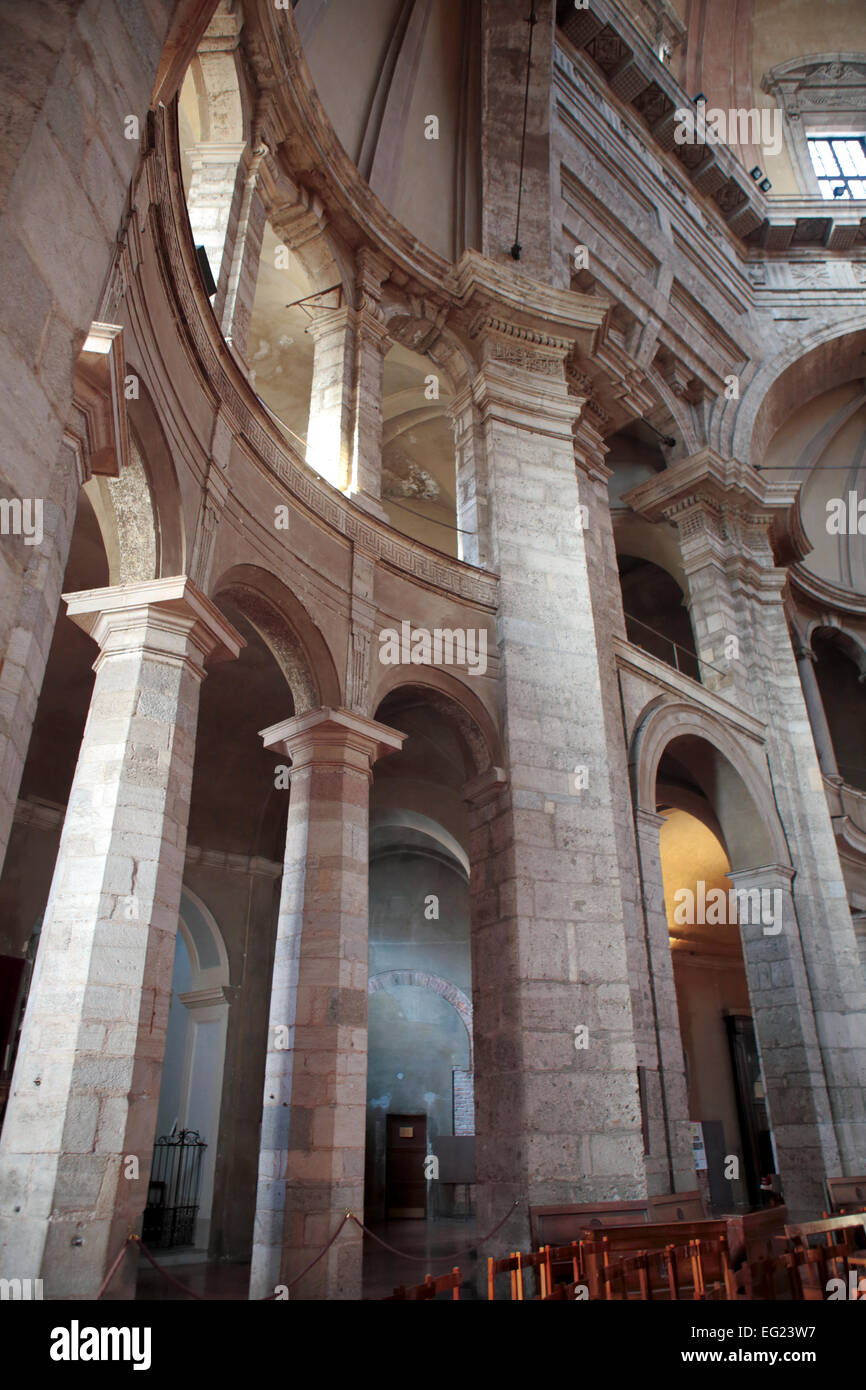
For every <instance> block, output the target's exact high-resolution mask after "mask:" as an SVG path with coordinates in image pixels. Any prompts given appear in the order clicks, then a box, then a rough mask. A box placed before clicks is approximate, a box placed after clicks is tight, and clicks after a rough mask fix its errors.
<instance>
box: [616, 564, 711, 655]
mask: <svg viewBox="0 0 866 1390" xmlns="http://www.w3.org/2000/svg"><path fill="white" fill-rule="evenodd" d="M617 561H618V567H619V582H620V587H621V589H622V606H623V611H624V615H625V630H626V636H627V637H628V640H629V641H630V642H633V643H634V644H635V646H636V647H642V648H643V650H644V651H647V652H650V653H652V655H653V656H657V657H658V658H659V659H660V660H661V661H664V662H666V663H667V664H668V666H673V667H674V668H675V669H676V670H677V671H682V673H683V675H685V676H690V677H691V678H692V680H696V681H699V680H700V678H701V673H700V666H699V664H698V657H697V652H696V651H695V639H694V634H693V632H692V624H691V620H690V618H689V614H688V609H687V608H686V606H685V596H684V594H683V591H682V589H681V588H680V586H679V584H678V583H677V581H676V580H675V579H674V578H673V577H672V576H671V575H670V574H668V572H667V570H664V569H662V567H661V565H657V564H656V563H655V562H654V561H653V560H646V559H643V558H642V557H641V556H638V555H628V554H624V553H622V552H618V553H617Z"/></svg>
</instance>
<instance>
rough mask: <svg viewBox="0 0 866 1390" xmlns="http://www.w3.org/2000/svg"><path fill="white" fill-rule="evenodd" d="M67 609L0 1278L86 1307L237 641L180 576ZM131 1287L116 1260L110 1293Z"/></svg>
mask: <svg viewBox="0 0 866 1390" xmlns="http://www.w3.org/2000/svg"><path fill="white" fill-rule="evenodd" d="M66 600H67V603H68V608H69V616H70V617H71V618H72V619H73V621H74V622H77V623H78V624H79V626H80V627H82V628H84V630H85V631H86V632H89V633H90V635H91V636H92V637H93V638H94V639H95V640H96V641H97V642H98V643H99V647H100V654H99V656H98V658H97V660H96V663H95V669H96V682H95V685H94V689H93V696H92V699H91V702H90V712H89V714H88V718H87V725H86V727H85V730H84V737H83V739H82V744H81V752H80V755H79V759H78V766H77V768H76V771H75V778H74V780H73V784H72V790H71V792H70V796H69V806H68V809H67V813H66V819H65V822H64V827H63V834H62V837H61V840H60V848H59V850H58V855H57V863H56V866H55V870H54V878H53V880H52V884H51V892H50V894H49V899H48V905H47V907H46V910H45V919H44V922H43V926H42V936H41V941H40V946H39V954H38V957H37V961H36V969H35V971H34V977H33V982H32V986H31V991H30V998H29V1002H28V1006H27V1014H26V1018H25V1022H24V1028H23V1032H22V1036H21V1045H20V1048H19V1052H18V1059H17V1062H16V1065H15V1073H14V1076H13V1080H12V1089H11V1095H10V1100H9V1107H8V1110H7V1113H6V1121H5V1125H4V1128H3V1136H2V1144H0V1175H2V1183H0V1192H2V1197H0V1202H2V1205H0V1251H2V1274H3V1275H4V1276H5V1277H11V1278H41V1279H43V1280H44V1281H45V1294H46V1297H49V1298H58V1299H63V1298H93V1297H94V1295H95V1294H96V1291H97V1289H98V1287H99V1284H100V1281H101V1280H102V1278H103V1276H104V1274H105V1272H106V1270H107V1267H108V1265H109V1264H110V1263H111V1261H112V1260H113V1258H114V1256H115V1255H116V1253H117V1251H118V1250H119V1249H120V1248H121V1246H122V1244H123V1242H124V1240H125V1238H126V1236H127V1235H128V1233H129V1232H130V1231H135V1230H138V1228H139V1222H140V1217H141V1213H142V1210H143V1208H144V1205H145V1202H146V1199H147V1184H148V1177H149V1173H150V1160H151V1145H152V1143H153V1137H154V1126H155V1124H156V1111H157V1103H158V1099H159V1087H160V1074H161V1069H162V1058H163V1052H164V1048H165V1030H166V1024H167V1020H168V1008H169V1001H170V996H171V977H172V967H173V961H174V947H175V935H176V931H177V914H178V907H179V903H180V892H181V880H182V875H183V865H184V849H185V843H186V827H187V816H188V812H189V798H190V789H191V785H192V769H193V754H194V749H195V730H196V718H197V711H198V697H199V687H200V683H201V680H202V678H203V676H204V664H205V661H206V660H207V659H208V658H210V659H211V660H220V659H225V658H234V657H236V656H237V655H238V652H239V651H240V648H241V647H242V646H243V640H242V638H241V637H239V635H238V634H237V633H236V632H235V631H234V629H233V628H232V627H231V626H230V625H229V623H228V622H226V620H225V618H223V616H222V615H221V614H220V613H219V612H218V610H217V609H216V608H215V607H214V606H213V604H211V603H210V602H209V600H208V599H207V598H205V597H204V595H203V594H201V593H199V592H198V591H197V590H196V589H195V588H194V586H193V585H192V584H191V583H190V581H189V580H188V579H187V578H186V577H185V576H183V575H181V576H177V577H175V578H170V579H155V580H151V581H148V582H146V583H142V584H129V585H123V586H120V587H117V588H111V589H94V590H90V591H88V592H84V593H80V594H70V595H67V596H66ZM130 1159H134V1160H135V1162H134V1163H131V1162H130ZM136 1168H137V1171H136ZM134 1281H135V1261H134V1260H133V1259H131V1258H130V1257H127V1260H126V1261H125V1262H124V1265H123V1266H122V1268H121V1270H120V1271H119V1272H118V1274H117V1276H116V1280H115V1282H114V1283H113V1285H112V1292H113V1296H114V1297H132V1296H133V1293H134Z"/></svg>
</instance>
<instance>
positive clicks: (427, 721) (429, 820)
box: [365, 685, 489, 1296]
mask: <svg viewBox="0 0 866 1390" xmlns="http://www.w3.org/2000/svg"><path fill="white" fill-rule="evenodd" d="M458 698H459V697H458ZM376 718H377V719H378V720H380V721H381V722H382V723H384V724H387V725H389V726H391V727H392V728H395V729H400V730H401V732H403V733H405V734H406V735H407V738H406V741H405V743H404V744H403V747H402V750H401V753H400V756H399V758H391V759H386V760H385V761H384V762H382V763H381V765H378V766H377V768H376V769H375V770H374V778H373V790H372V799H371V830H370V927H369V969H370V990H371V993H370V1013H369V1034H368V1084H367V1145H366V1175H365V1182H366V1188H365V1191H366V1207H367V1214H368V1220H370V1221H372V1222H373V1223H386V1224H387V1226H388V1229H389V1236H388V1239H389V1240H394V1241H395V1243H396V1244H398V1245H399V1244H400V1240H399V1239H396V1240H395V1237H396V1236H397V1235H399V1236H401V1237H403V1238H405V1239H406V1240H409V1241H410V1242H411V1241H412V1240H417V1235H416V1234H415V1231H416V1230H417V1229H418V1228H417V1227H416V1226H415V1223H417V1222H418V1221H420V1220H424V1221H425V1222H426V1229H427V1231H428V1237H427V1238H429V1239H430V1240H431V1241H433V1242H434V1243H435V1242H438V1243H439V1244H440V1246H441V1248H443V1249H447V1248H448V1240H449V1238H450V1239H451V1241H452V1244H453V1242H454V1239H455V1235H456V1237H457V1243H458V1244H459V1243H462V1242H463V1241H465V1239H466V1224H465V1223H466V1222H467V1220H468V1221H469V1222H470V1223H471V1221H472V1220H473V1219H474V1213H473V1201H472V1196H473V1189H472V1184H473V1183H474V1130H475V1123H474V1118H475V1112H474V1020H473V1016H472V1005H471V1002H470V1001H471V1000H472V995H473V983H472V948H471V939H470V898H469V858H468V846H469V822H468V813H467V807H466V805H465V803H464V800H463V790H464V787H465V785H466V783H467V782H468V781H470V780H471V779H472V778H473V777H474V776H475V775H476V773H477V771H478V763H479V761H483V759H484V757H485V754H484V752H483V751H482V750H483V746H484V744H485V741H486V735H485V734H484V733H483V732H482V730H481V728H479V726H478V724H477V722H476V721H475V720H474V719H472V718H471V717H470V716H469V714H468V713H467V711H466V708H465V707H464V708H461V707H460V705H459V704H458V703H457V702H456V699H452V698H451V696H450V695H446V694H444V693H443V692H442V691H439V690H435V689H433V688H431V687H427V686H422V685H401V686H398V687H397V688H395V689H392V690H391V691H390V692H389V693H388V694H387V695H385V697H384V698H383V699H382V701H381V703H380V704H379V707H378V710H377V712H376ZM487 757H488V758H489V754H488V755H487ZM409 1131H411V1133H409ZM455 1222H460V1226H459V1228H457V1230H456V1231H455V1229H454V1224H455ZM413 1228H414V1229H413ZM449 1233H450V1236H449ZM394 1273H396V1271H391V1270H390V1269H389V1270H388V1271H387V1274H386V1272H385V1271H384V1270H383V1269H380V1268H379V1266H378V1265H377V1264H375V1263H371V1264H368V1266H367V1269H366V1282H365V1289H366V1292H367V1296H370V1291H371V1289H372V1288H373V1287H374V1286H377V1284H378V1281H379V1280H380V1279H381V1282H382V1287H383V1288H384V1287H385V1285H386V1284H387V1279H388V1278H391V1277H392V1274H394Z"/></svg>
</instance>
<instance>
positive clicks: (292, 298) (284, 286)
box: [247, 222, 342, 477]
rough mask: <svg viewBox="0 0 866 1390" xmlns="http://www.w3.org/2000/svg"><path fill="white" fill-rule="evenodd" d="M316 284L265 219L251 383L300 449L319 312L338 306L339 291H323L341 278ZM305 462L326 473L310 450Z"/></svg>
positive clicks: (305, 437) (250, 353) (251, 349)
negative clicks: (325, 292) (314, 335)
mask: <svg viewBox="0 0 866 1390" xmlns="http://www.w3.org/2000/svg"><path fill="white" fill-rule="evenodd" d="M334 270H335V273H334V274H333V276H332V277H331V279H330V281H328V280H325V281H323V282H321V284H319V283H314V281H313V280H312V279H311V278H310V275H309V273H308V271H307V269H306V268H305V266H304V265H303V263H302V262H301V260H300V258H299V257H298V256H296V255H295V254H294V252H293V251H291V250H290V249H289V247H288V246H287V245H286V244H285V243H284V242H283V241H282V240H281V238H280V237H279V236H278V235H277V233H276V232H275V230H274V228H273V227H272V225H271V223H270V222H266V223H265V228H264V233H263V236H262V250H261V258H260V260H259V265H258V276H257V279H256V287H255V298H254V300H253V310H252V317H251V320H250V328H249V339H248V348H247V362H248V364H249V369H250V382H251V384H252V386H253V388H254V390H255V391H256V394H257V395H258V397H259V400H261V401H262V402H263V404H264V405H266V406H267V408H268V410H269V411H270V413H271V415H272V416H273V417H274V419H275V420H276V422H277V423H278V424H279V425H280V426H281V427H282V428H283V429H284V430H285V432H286V435H287V438H288V439H289V441H290V443H291V444H292V445H293V447H294V448H295V449H297V450H299V451H300V452H301V453H302V454H303V453H304V452H305V450H306V448H307V444H308V440H309V436H308V427H309V421H310V394H311V391H312V387H313V358H314V352H315V343H314V338H313V332H312V329H313V326H314V323H315V320H316V317H317V316H319V317H320V316H321V315H323V314H325V313H327V311H328V306H335V307H336V306H337V305H338V304H339V302H340V300H341V297H342V296H341V292H340V290H339V289H338V290H335V291H333V292H332V293H330V294H324V293H322V290H323V289H324V288H325V287H326V286H327V285H328V284H333V283H335V282H336V281H338V280H339V278H340V277H339V275H338V274H337V273H336V268H334ZM307 461H308V463H310V465H311V466H312V467H313V468H316V469H317V471H318V472H320V473H322V474H323V475H324V476H326V477H327V476H329V473H328V467H327V465H326V464H325V462H324V460H321V461H320V462H319V463H318V464H317V463H316V459H315V458H314V456H313V454H312V453H311V454H309V455H308V458H307Z"/></svg>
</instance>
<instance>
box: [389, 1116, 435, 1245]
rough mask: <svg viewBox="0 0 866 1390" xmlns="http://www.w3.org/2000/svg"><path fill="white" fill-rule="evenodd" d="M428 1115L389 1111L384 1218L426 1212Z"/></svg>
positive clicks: (415, 1215) (412, 1215)
mask: <svg viewBox="0 0 866 1390" xmlns="http://www.w3.org/2000/svg"><path fill="white" fill-rule="evenodd" d="M426 1156H427V1116H426V1115H389V1116H388V1128H387V1148H386V1157H385V1220H386V1221H390V1220H395V1219H397V1218H401V1217H416V1218H418V1219H420V1220H422V1221H423V1220H424V1218H425V1217H426V1215H427V1180H426V1178H425V1176H424V1160H425V1158H426Z"/></svg>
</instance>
